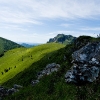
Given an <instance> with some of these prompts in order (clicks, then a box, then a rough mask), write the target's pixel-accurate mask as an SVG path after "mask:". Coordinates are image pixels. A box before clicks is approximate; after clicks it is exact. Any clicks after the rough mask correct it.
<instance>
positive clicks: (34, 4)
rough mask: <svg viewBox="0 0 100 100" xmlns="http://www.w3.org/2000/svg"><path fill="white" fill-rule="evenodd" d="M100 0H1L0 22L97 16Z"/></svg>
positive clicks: (37, 22)
mask: <svg viewBox="0 0 100 100" xmlns="http://www.w3.org/2000/svg"><path fill="white" fill-rule="evenodd" d="M96 15H99V16H100V1H99V0H95V1H94V0H1V1H0V22H13V23H33V24H41V23H42V22H41V21H39V20H41V19H43V18H68V19H74V18H93V17H94V18H95V16H96Z"/></svg>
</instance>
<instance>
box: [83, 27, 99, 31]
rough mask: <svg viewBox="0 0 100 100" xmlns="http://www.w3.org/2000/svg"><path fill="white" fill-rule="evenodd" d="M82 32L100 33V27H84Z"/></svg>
mask: <svg viewBox="0 0 100 100" xmlns="http://www.w3.org/2000/svg"><path fill="white" fill-rule="evenodd" d="M81 30H84V31H100V27H83V28H81Z"/></svg>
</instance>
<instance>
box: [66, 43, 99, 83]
mask: <svg viewBox="0 0 100 100" xmlns="http://www.w3.org/2000/svg"><path fill="white" fill-rule="evenodd" d="M72 59H73V61H72V63H73V66H72V68H71V70H69V71H68V72H67V73H66V74H65V81H66V82H68V83H69V82H71V83H76V84H82V83H84V82H93V81H95V80H96V78H97V77H98V75H99V71H100V42H94V43H88V44H87V45H86V46H84V47H82V48H81V49H79V50H78V51H75V52H74V53H73V54H72Z"/></svg>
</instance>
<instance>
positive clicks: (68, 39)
mask: <svg viewBox="0 0 100 100" xmlns="http://www.w3.org/2000/svg"><path fill="white" fill-rule="evenodd" d="M75 39H76V37H73V36H72V35H64V34H58V35H57V36H55V37H54V38H50V39H49V41H48V43H51V42H56V43H62V44H70V43H72V42H74V41H75Z"/></svg>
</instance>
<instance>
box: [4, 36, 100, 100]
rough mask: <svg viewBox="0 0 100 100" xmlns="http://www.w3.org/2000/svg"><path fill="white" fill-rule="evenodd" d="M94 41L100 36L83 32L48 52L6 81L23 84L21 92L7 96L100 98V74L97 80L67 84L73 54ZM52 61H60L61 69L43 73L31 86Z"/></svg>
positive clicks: (11, 99) (25, 99)
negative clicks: (92, 35) (85, 34)
mask: <svg viewBox="0 0 100 100" xmlns="http://www.w3.org/2000/svg"><path fill="white" fill-rule="evenodd" d="M94 41H100V38H98V39H96V38H92V37H87V36H81V37H79V38H78V39H77V40H76V41H75V43H73V44H70V45H67V46H66V47H64V48H61V49H59V50H57V51H53V52H50V53H48V54H46V55H45V56H44V57H43V58H41V59H40V60H38V61H36V62H34V63H33V64H32V65H31V66H30V67H28V68H27V69H25V70H24V71H22V72H21V73H19V74H17V75H16V76H15V77H14V78H12V79H11V80H9V81H7V82H5V83H4V84H3V85H5V86H7V87H12V86H13V84H16V83H17V84H20V85H23V88H22V89H21V90H20V91H19V92H17V93H15V94H14V95H12V96H8V97H7V98H5V100H100V85H99V84H100V76H99V77H98V79H97V80H96V81H95V82H93V83H89V84H85V85H82V86H77V85H75V84H67V83H66V82H65V77H64V76H65V73H66V72H67V71H68V70H69V69H70V68H71V66H72V63H71V61H72V57H71V54H72V53H73V52H74V51H76V50H78V49H79V48H81V47H82V46H84V45H86V44H87V43H88V42H94ZM48 57H49V58H50V59H48ZM64 57H66V59H64ZM53 62H55V63H58V64H60V65H61V67H60V69H59V71H58V72H54V73H52V74H51V75H48V76H44V77H43V78H42V79H41V80H40V82H39V83H38V84H36V85H35V86H32V85H31V81H32V80H34V79H36V75H37V73H38V72H39V71H41V70H43V69H44V68H45V66H46V65H47V64H49V63H53Z"/></svg>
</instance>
